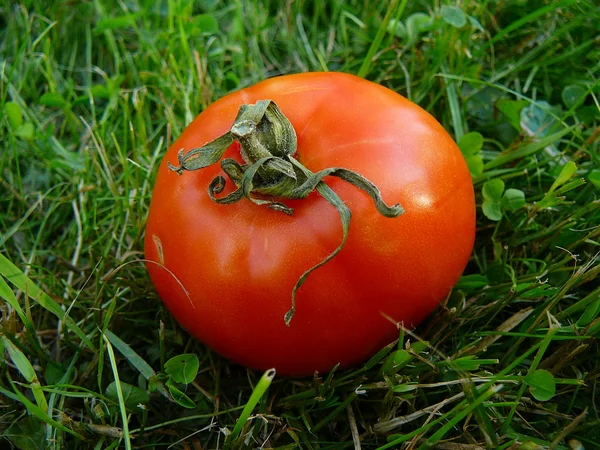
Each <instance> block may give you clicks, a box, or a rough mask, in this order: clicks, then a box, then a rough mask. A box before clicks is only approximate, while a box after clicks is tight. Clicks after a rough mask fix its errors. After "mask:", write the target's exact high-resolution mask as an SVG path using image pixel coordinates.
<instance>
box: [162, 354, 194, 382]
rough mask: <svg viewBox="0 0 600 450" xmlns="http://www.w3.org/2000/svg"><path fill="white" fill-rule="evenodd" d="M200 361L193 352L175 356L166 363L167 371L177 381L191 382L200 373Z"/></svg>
mask: <svg viewBox="0 0 600 450" xmlns="http://www.w3.org/2000/svg"><path fill="white" fill-rule="evenodd" d="M199 368H200V362H199V361H198V357H197V356H196V355H194V354H193V353H187V354H183V355H178V356H174V357H173V358H171V359H169V360H168V361H167V362H166V363H165V373H166V374H167V375H169V376H170V377H171V378H172V379H173V381H175V382H176V383H183V384H189V383H191V382H192V381H194V379H195V378H196V375H198V369H199Z"/></svg>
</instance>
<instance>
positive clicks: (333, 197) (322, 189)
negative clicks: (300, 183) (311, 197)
mask: <svg viewBox="0 0 600 450" xmlns="http://www.w3.org/2000/svg"><path fill="white" fill-rule="evenodd" d="M316 189H317V192H318V193H319V194H321V195H322V196H323V198H324V199H325V200H327V201H328V202H329V203H331V204H332V205H333V206H334V207H335V209H337V210H338V213H339V214H340V219H341V221H342V241H341V242H340V245H338V246H337V248H336V249H335V250H334V251H332V252H331V253H330V254H329V255H328V256H326V257H325V258H324V259H323V260H321V262H319V263H318V264H316V265H314V266H313V267H311V268H310V269H308V270H307V271H306V272H304V273H303V274H302V276H301V277H300V278H298V281H296V284H295V285H294V289H292V306H291V308H290V309H289V310H288V311H287V312H286V313H285V315H284V316H283V320H284V322H285V324H286V326H288V327H289V326H290V322H291V321H292V319H293V318H294V314H295V313H296V293H297V292H298V289H300V286H302V285H303V284H304V282H305V281H306V279H307V278H308V276H309V275H310V274H311V273H312V272H314V271H315V270H317V269H318V268H319V267H321V266H322V265H324V264H326V263H327V262H328V261H330V260H331V259H332V258H334V257H335V256H336V255H337V254H338V253H339V252H340V251H341V250H342V248H344V245H345V244H346V241H347V240H348V232H349V231H350V219H351V218H352V213H351V212H350V208H348V207H347V206H346V204H345V203H344V202H343V201H342V199H341V198H340V197H339V196H338V195H337V194H336V193H335V192H334V191H333V189H331V188H330V187H329V186H327V185H326V184H325V183H324V182H322V181H321V182H319V183H318V184H317V186H316Z"/></svg>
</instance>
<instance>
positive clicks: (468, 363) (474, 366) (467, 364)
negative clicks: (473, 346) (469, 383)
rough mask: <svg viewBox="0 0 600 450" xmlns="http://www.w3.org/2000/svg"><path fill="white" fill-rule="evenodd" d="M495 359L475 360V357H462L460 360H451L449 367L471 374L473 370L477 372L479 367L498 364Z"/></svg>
mask: <svg viewBox="0 0 600 450" xmlns="http://www.w3.org/2000/svg"><path fill="white" fill-rule="evenodd" d="M498 362H499V361H498V360H497V359H477V357H476V356H463V357H462V358H457V359H453V360H452V361H451V363H450V366H451V367H452V368H453V369H455V370H464V371H467V372H472V371H475V370H479V366H481V365H482V364H484V365H490V364H498Z"/></svg>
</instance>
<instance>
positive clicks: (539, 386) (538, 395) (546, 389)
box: [525, 369, 556, 402]
mask: <svg viewBox="0 0 600 450" xmlns="http://www.w3.org/2000/svg"><path fill="white" fill-rule="evenodd" d="M525 383H527V385H528V386H529V390H530V391H531V395H533V397H534V398H535V399H536V400H538V401H540V402H545V401H548V400H550V399H551V398H552V397H554V395H555V394H556V380H555V379H554V376H553V375H552V374H551V373H550V372H548V371H547V370H543V369H538V370H535V371H534V372H533V373H530V374H529V375H527V376H526V377H525Z"/></svg>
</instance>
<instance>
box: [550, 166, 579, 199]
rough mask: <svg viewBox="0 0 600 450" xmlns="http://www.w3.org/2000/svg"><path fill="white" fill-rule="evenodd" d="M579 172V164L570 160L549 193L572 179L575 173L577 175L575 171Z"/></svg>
mask: <svg viewBox="0 0 600 450" xmlns="http://www.w3.org/2000/svg"><path fill="white" fill-rule="evenodd" d="M576 172H577V165H576V164H575V163H574V162H573V161H569V162H568V163H566V164H565V165H564V166H563V167H562V169H561V171H560V173H559V174H558V177H557V178H556V180H555V181H554V183H552V186H551V187H550V190H549V191H548V193H550V192H554V190H555V189H556V188H557V187H559V186H560V185H562V184H565V183H566V182H567V181H569V180H570V179H571V177H573V175H575V173H576Z"/></svg>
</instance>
